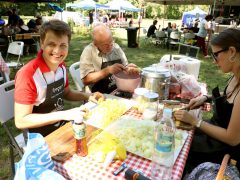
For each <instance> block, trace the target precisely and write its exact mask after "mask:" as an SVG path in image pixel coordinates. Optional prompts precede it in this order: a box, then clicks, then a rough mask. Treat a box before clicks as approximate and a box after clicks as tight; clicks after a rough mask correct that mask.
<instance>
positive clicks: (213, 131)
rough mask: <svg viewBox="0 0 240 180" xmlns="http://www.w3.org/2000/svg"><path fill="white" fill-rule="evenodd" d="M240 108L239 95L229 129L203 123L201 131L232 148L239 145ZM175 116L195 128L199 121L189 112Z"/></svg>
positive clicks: (175, 114)
mask: <svg viewBox="0 0 240 180" xmlns="http://www.w3.org/2000/svg"><path fill="white" fill-rule="evenodd" d="M239 106H240V95H238V96H237V97H236V99H235V104H234V107H233V110H232V115H231V119H230V122H229V125H228V128H227V129H225V128H222V127H219V126H215V125H212V124H209V123H208V122H206V121H203V122H202V124H201V126H200V129H201V130H202V131H203V132H204V133H206V134H207V135H209V136H211V137H212V138H215V139H217V140H219V141H221V142H224V143H226V144H229V145H231V146H236V145H238V144H239V143H240V131H239V129H240V121H239V119H240V112H239V108H238V107H239ZM174 116H175V117H176V119H177V120H180V121H184V122H186V123H189V124H192V125H194V126H195V125H196V124H197V123H198V121H199V120H198V119H197V118H195V117H193V116H191V115H190V114H189V113H188V112H187V111H182V110H180V111H177V112H175V113H174Z"/></svg>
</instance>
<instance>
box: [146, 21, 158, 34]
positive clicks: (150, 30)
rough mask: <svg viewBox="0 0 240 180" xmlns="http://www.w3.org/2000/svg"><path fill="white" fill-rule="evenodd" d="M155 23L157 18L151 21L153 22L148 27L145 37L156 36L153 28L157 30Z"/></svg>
mask: <svg viewBox="0 0 240 180" xmlns="http://www.w3.org/2000/svg"><path fill="white" fill-rule="evenodd" d="M157 23H158V21H157V20H154V21H153V24H152V25H151V26H150V27H149V28H148V32H147V37H154V38H156V34H155V30H157V27H156V25H157Z"/></svg>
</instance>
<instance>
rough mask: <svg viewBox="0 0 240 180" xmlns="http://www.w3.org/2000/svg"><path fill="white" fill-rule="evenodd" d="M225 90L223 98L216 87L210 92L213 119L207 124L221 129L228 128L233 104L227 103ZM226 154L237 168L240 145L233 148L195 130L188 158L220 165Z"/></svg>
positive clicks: (239, 159)
mask: <svg viewBox="0 0 240 180" xmlns="http://www.w3.org/2000/svg"><path fill="white" fill-rule="evenodd" d="M226 89H227V87H226V88H225V90H224V94H223V96H221V95H220V92H219V88H218V87H216V88H214V89H213V91H212V100H213V117H212V118H211V120H210V121H209V123H211V124H213V125H217V126H220V127H222V128H227V127H228V124H229V121H230V118H231V114H232V109H233V104H230V103H229V102H228V101H227V95H226ZM235 97H236V96H235ZM239 123H240V121H239ZM199 153H200V154H199ZM227 153H228V154H230V155H231V158H233V159H235V160H237V161H238V165H237V166H238V168H239V162H240V145H237V146H235V147H233V146H229V145H228V144H225V143H223V142H221V141H218V140H216V139H214V138H212V137H210V136H208V135H206V134H205V133H204V132H202V131H201V130H200V129H196V131H195V133H194V138H193V142H192V146H191V150H190V154H189V157H190V156H193V158H195V159H192V160H193V161H196V159H201V161H202V162H204V161H210V162H214V163H221V161H222V159H223V157H224V155H225V154H227ZM196 156H198V157H196Z"/></svg>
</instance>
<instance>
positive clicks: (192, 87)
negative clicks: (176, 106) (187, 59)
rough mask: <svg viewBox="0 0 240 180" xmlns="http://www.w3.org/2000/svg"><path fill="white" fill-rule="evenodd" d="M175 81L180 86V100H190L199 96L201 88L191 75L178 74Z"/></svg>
mask: <svg viewBox="0 0 240 180" xmlns="http://www.w3.org/2000/svg"><path fill="white" fill-rule="evenodd" d="M177 80H178V82H179V83H180V85H181V98H183V99H192V98H195V97H197V96H199V95H201V92H202V91H201V86H200V85H199V83H198V82H197V80H196V79H195V77H194V76H193V75H188V74H184V73H178V75H177Z"/></svg>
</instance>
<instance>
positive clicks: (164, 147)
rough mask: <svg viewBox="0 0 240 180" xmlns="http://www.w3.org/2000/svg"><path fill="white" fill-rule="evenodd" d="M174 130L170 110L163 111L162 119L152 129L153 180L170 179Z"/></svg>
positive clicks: (172, 162)
mask: <svg viewBox="0 0 240 180" xmlns="http://www.w3.org/2000/svg"><path fill="white" fill-rule="evenodd" d="M175 130H176V128H175V124H174V121H173V119H172V110H171V109H164V110H163V116H162V119H161V120H160V122H158V123H157V125H156V127H155V129H154V131H155V132H154V151H153V156H152V163H151V176H152V179H153V180H155V179H156V180H168V179H171V177H172V167H173V165H174V147H175Z"/></svg>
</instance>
